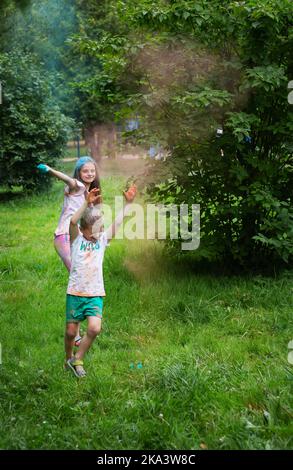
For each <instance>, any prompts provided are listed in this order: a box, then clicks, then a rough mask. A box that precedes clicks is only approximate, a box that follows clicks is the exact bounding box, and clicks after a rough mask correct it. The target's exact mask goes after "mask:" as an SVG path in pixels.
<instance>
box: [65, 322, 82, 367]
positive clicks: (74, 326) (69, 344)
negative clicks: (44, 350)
mask: <svg viewBox="0 0 293 470" xmlns="http://www.w3.org/2000/svg"><path fill="white" fill-rule="evenodd" d="M78 326H79V323H73V322H72V323H71V322H69V323H66V329H65V337H64V343H65V354H66V360H67V359H70V358H71V357H72V356H73V346H74V340H75V337H76V333H77V331H78Z"/></svg>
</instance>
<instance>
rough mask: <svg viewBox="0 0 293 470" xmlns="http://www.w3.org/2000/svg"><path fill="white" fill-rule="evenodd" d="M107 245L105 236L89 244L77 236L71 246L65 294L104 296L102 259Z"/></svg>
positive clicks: (103, 233)
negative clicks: (69, 267) (69, 268)
mask: <svg viewBox="0 0 293 470" xmlns="http://www.w3.org/2000/svg"><path fill="white" fill-rule="evenodd" d="M107 245H108V240H107V234H106V232H102V233H101V235H100V238H99V240H97V241H96V242H91V241H89V240H87V239H86V238H84V236H83V235H79V236H78V237H77V238H76V239H75V240H74V242H73V243H72V245H71V270H70V275H69V282H68V288H67V294H70V295H78V296H80V297H100V296H101V297H103V296H105V295H106V294H105V289H104V280H103V259H104V253H105V248H106V246H107Z"/></svg>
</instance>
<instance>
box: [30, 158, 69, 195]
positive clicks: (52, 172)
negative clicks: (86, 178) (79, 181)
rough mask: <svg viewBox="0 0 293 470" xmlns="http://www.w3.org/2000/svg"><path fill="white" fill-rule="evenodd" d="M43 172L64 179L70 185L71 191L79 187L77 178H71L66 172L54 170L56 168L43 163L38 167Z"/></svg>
mask: <svg viewBox="0 0 293 470" xmlns="http://www.w3.org/2000/svg"><path fill="white" fill-rule="evenodd" d="M37 168H38V169H39V170H40V171H41V172H42V173H49V174H50V175H52V176H54V177H55V178H57V179H58V180H61V181H64V183H66V184H67V185H68V186H69V189H70V190H71V191H74V190H75V189H76V188H77V185H76V180H75V179H74V178H71V177H70V176H68V175H65V173H62V172H61V171H57V170H54V168H51V167H50V166H48V165H44V164H43V163H41V164H40V165H38V167H37Z"/></svg>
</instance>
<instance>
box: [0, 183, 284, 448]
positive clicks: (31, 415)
mask: <svg viewBox="0 0 293 470" xmlns="http://www.w3.org/2000/svg"><path fill="white" fill-rule="evenodd" d="M123 185H124V180H123V179H122V178H120V177H119V176H114V177H109V178H107V179H106V180H104V181H103V190H104V195H105V200H106V202H110V203H112V202H113V197H114V195H115V194H118V193H119V192H120V191H121V190H122V188H123ZM61 204H62V185H61V184H60V183H58V184H56V185H55V186H54V187H53V190H52V192H50V193H48V194H46V195H44V196H42V197H41V198H37V197H36V196H34V197H30V198H22V197H19V198H14V199H13V200H12V201H11V202H6V203H2V204H1V207H0V225H1V232H0V245H1V258H0V280H1V304H0V314H1V335H0V341H1V344H2V365H1V366H0V377H1V384H0V395H1V400H0V423H1V425H0V426H1V433H0V436H1V437H0V447H1V448H2V449H200V448H202V447H204V446H207V447H208V448H209V449H292V444H293V438H292V436H293V432H292V431H293V427H292V416H293V410H292V384H293V374H292V371H293V369H292V365H290V364H289V363H288V361H287V355H288V349H287V345H288V342H289V341H290V340H291V339H293V330H292V305H291V299H292V284H293V283H292V276H291V275H290V273H289V272H287V273H286V274H283V276H280V277H279V278H276V279H271V278H264V277H261V276H257V277H252V278H248V277H245V278H241V277H220V276H213V275H212V273H211V274H210V275H206V274H205V275H204V274H202V275H199V274H194V273H192V272H191V271H190V270H188V269H187V267H186V266H184V264H183V263H181V264H180V265H179V264H177V263H176V262H175V261H174V260H172V259H168V258H167V257H166V255H165V253H164V252H163V251H162V248H161V245H160V244H158V243H157V242H154V241H149V242H147V241H133V242H131V241H126V240H125V241H120V240H114V241H113V242H111V246H110V247H109V249H108V250H107V252H106V256H105V262H104V275H105V286H106V292H107V296H106V299H105V311H104V320H103V331H102V333H101V335H100V337H99V338H98V339H97V341H96V343H95V344H94V346H93V348H92V350H91V351H90V352H89V354H88V356H87V357H86V359H85V367H86V369H87V373H88V375H87V378H86V379H84V380H80V381H78V380H77V379H76V378H75V377H74V376H73V375H71V374H70V372H64V371H63V369H62V367H63V331H64V317H65V313H64V310H65V291H66V285H67V273H66V270H65V268H64V267H63V265H62V263H61V261H60V259H59V258H58V256H57V255H56V253H55V251H54V247H53V232H54V229H55V227H56V225H57V221H58V217H59V212H60V208H61ZM83 328H84V327H83ZM138 362H141V363H142V368H141V369H138V368H137V367H136V365H137V363H138ZM132 364H133V365H134V366H132Z"/></svg>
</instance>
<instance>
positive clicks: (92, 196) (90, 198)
mask: <svg viewBox="0 0 293 470" xmlns="http://www.w3.org/2000/svg"><path fill="white" fill-rule="evenodd" d="M99 192H100V190H99V188H93V189H92V190H91V191H90V192H89V193H88V195H87V198H86V200H87V203H88V204H99V203H100V202H101V199H102V196H101V195H100V194H99Z"/></svg>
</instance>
